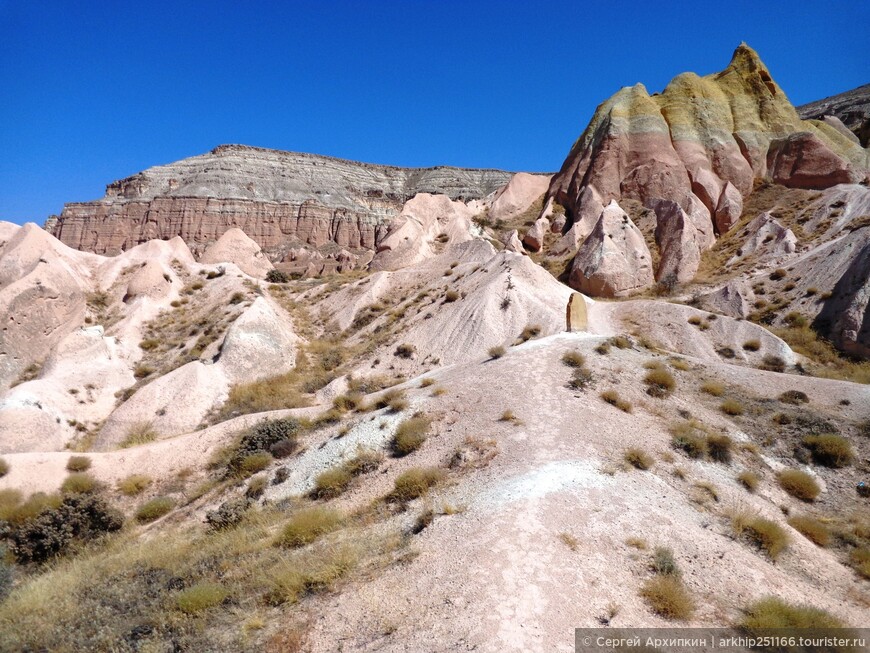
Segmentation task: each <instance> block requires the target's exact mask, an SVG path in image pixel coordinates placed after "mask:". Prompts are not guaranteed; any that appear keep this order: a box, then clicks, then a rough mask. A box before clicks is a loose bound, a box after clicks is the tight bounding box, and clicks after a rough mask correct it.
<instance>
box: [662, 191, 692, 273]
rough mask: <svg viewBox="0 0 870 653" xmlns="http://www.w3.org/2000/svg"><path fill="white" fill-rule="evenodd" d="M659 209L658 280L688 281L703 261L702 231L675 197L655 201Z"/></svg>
mask: <svg viewBox="0 0 870 653" xmlns="http://www.w3.org/2000/svg"><path fill="white" fill-rule="evenodd" d="M653 208H654V210H655V212H656V230H655V239H656V244H657V245H658V247H659V252H660V255H661V259H660V261H659V266H658V269H657V270H656V275H655V276H656V280H658V281H661V280H663V279H674V280H676V281H677V282H679V283H687V282H689V281H691V280H692V279H694V277H695V273H696V272H697V271H698V266H699V265H700V264H701V245H700V243H699V240H700V239H701V234H700V233H699V231H698V230H697V229H696V228H695V224H694V222H693V221H692V220H691V219H690V218H689V216H688V215H687V214H686V212H685V211H683V209H682V208H680V205H679V204H677V203H676V202H673V201H671V200H658V201H656V202H655V203H654V204H653Z"/></svg>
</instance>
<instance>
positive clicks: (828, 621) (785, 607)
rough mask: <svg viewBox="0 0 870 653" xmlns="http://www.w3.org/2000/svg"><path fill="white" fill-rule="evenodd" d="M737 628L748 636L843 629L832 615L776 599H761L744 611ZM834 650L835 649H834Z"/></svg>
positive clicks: (841, 624) (840, 622)
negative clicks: (790, 630) (785, 630)
mask: <svg viewBox="0 0 870 653" xmlns="http://www.w3.org/2000/svg"><path fill="white" fill-rule="evenodd" d="M744 613H745V616H744V617H743V620H742V621H741V622H740V624H739V627H740V629H741V630H743V631H744V632H747V633H749V634H763V633H769V632H770V630H771V629H782V628H817V629H818V628H844V627H845V625H846V624H844V623H843V622H842V621H840V620H839V619H837V618H836V617H834V616H833V615H832V614H830V613H828V612H825V611H824V610H819V609H818V608H814V607H811V606H808V605H792V604H790V603H786V602H785V601H783V600H782V599H780V598H777V597H773V596H771V597H767V598H763V599H761V600H759V601H756V602H755V603H752V604H751V605H749V606H748V607H746V608H745V609H744ZM834 650H836V649H834Z"/></svg>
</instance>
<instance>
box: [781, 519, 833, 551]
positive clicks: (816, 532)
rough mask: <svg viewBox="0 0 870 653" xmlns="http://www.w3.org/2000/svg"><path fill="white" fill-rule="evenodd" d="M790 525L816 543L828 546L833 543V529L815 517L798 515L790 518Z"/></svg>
mask: <svg viewBox="0 0 870 653" xmlns="http://www.w3.org/2000/svg"><path fill="white" fill-rule="evenodd" d="M788 525H789V526H791V527H792V528H793V529H795V530H796V531H797V532H798V533H800V534H801V535H803V536H804V537H805V538H807V539H808V540H809V541H810V542H813V543H814V544H818V545H819V546H828V545H829V544H830V543H831V531H830V530H828V527H827V526H825V525H824V524H823V523H822V522H820V521H819V520H818V519H815V518H814V517H810V516H809V515H797V516H795V517H792V518H791V519H789V520H788Z"/></svg>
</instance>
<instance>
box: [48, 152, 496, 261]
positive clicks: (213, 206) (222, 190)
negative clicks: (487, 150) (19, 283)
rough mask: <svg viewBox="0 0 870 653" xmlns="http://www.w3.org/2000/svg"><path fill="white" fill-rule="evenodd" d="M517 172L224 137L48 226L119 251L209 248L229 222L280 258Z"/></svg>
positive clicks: (85, 246) (370, 229) (356, 237)
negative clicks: (413, 164) (385, 161)
mask: <svg viewBox="0 0 870 653" xmlns="http://www.w3.org/2000/svg"><path fill="white" fill-rule="evenodd" d="M511 174H512V173H509V172H504V171H501V170H488V169H468V168H452V167H448V166H438V167H433V168H397V167H393V166H385V165H375V164H367V163H357V162H354V161H345V160H342V159H336V158H332V157H326V156H318V155H315V154H302V153H297V152H281V151H278V150H268V149H262V148H256V147H248V146H243V145H222V146H220V147H217V148H215V149H214V150H212V151H211V152H209V153H208V154H202V155H200V156H194V157H190V158H187V159H183V160H181V161H177V162H175V163H171V164H168V165H163V166H155V167H153V168H149V169H147V170H145V171H143V172H140V173H138V174H135V175H133V176H132V177H128V178H126V179H121V180H119V181H116V182H113V183H111V184H109V185H108V186H107V187H106V195H105V197H103V198H102V199H99V200H96V201H92V202H73V203H69V204H66V205H65V206H64V208H63V211H62V212H61V214H60V216H52V217H51V218H49V220H48V221H47V222H46V225H45V228H46V229H47V230H48V231H49V232H50V233H51V234H52V235H54V236H56V237H57V238H58V239H59V240H60V241H61V242H63V243H65V244H67V245H70V246H72V247H75V248H76V249H81V250H85V251H90V252H95V253H98V254H107V255H115V254H118V253H119V252H121V251H126V250H128V249H130V248H131V247H134V246H135V245H137V244H139V243H143V242H146V241H148V240H151V239H155V238H158V239H167V238H171V237H173V236H181V237H182V238H183V239H184V240H185V242H186V243H187V244H188V245H189V246H190V248H191V250H192V251H193V252H194V253H195V254H199V253H200V252H201V251H202V250H203V249H204V248H205V246H206V245H207V244H209V243H211V242H214V241H216V240H217V239H218V238H219V237H220V236H221V235H222V234H223V233H224V232H225V231H226V230H227V229H229V228H230V227H239V228H240V229H242V231H244V232H245V233H246V234H247V235H248V236H249V237H251V238H252V239H253V240H254V241H255V242H256V243H257V244H259V245H260V247H262V248H263V250H264V251H265V252H266V253H267V254H268V255H269V257H270V258H271V259H272V260H273V261H280V260H281V259H282V258H283V257H284V256H285V255H286V253H287V251H288V249H289V248H291V247H293V246H297V247H298V246H300V245H308V246H311V247H314V248H321V247H323V246H324V245H328V244H330V243H334V244H335V245H337V246H338V247H343V248H350V249H368V250H372V249H374V248H375V246H376V245H377V243H379V242H380V239H381V238H383V237H384V236H385V235H386V231H387V226H388V223H389V222H390V220H391V218H393V217H395V216H396V215H398V214H399V212H400V211H401V209H402V205H403V204H404V203H405V201H407V200H408V199H410V198H411V197H413V196H414V195H416V194H417V193H423V192H425V193H442V194H445V195H448V196H449V197H450V198H451V199H463V200H470V199H477V198H482V197H484V196H486V195H488V194H489V193H491V192H493V191H494V190H496V189H497V188H499V187H500V186H502V185H503V184H505V183H506V182H507V181H508V180H509V179H510V177H511ZM334 249H337V248H334Z"/></svg>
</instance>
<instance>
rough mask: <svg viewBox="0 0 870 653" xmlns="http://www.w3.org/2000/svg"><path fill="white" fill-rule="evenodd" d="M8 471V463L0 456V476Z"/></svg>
mask: <svg viewBox="0 0 870 653" xmlns="http://www.w3.org/2000/svg"><path fill="white" fill-rule="evenodd" d="M8 473H9V463H7V462H6V461H5V460H3V458H0V478H3V477H4V476H6V474H8Z"/></svg>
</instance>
